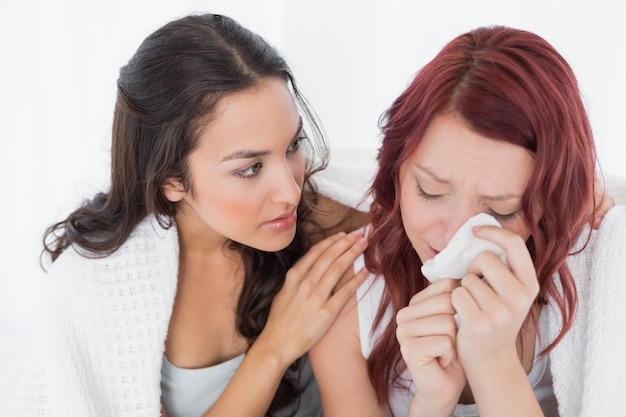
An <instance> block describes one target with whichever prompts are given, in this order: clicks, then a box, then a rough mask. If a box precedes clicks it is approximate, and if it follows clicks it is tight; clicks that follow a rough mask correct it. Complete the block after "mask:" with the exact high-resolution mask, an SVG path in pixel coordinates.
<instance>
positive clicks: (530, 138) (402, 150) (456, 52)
mask: <svg viewBox="0 0 626 417" xmlns="http://www.w3.org/2000/svg"><path fill="white" fill-rule="evenodd" d="M446 112H451V113H454V114H455V115H457V116H458V117H459V118H461V119H462V120H464V121H465V123H467V125H468V127H469V128H470V129H472V130H474V131H476V132H477V133H479V134H481V135H483V136H486V137H489V138H492V139H496V140H502V141H506V142H509V143H512V144H515V145H518V146H522V147H524V148H526V149H528V150H529V151H531V152H532V153H533V154H534V156H535V158H536V166H535V169H534V171H533V173H532V177H531V178H530V180H529V183H528V186H527V188H526V190H525V193H524V195H523V198H522V209H523V212H524V217H525V219H526V222H527V225H528V227H529V228H530V230H531V237H530V238H529V239H528V241H527V247H528V249H529V251H530V254H531V256H532V259H533V262H534V266H535V269H536V272H537V279H538V281H539V286H540V292H539V296H538V301H539V302H542V301H544V300H548V301H551V302H554V304H555V305H556V306H557V308H558V309H559V311H560V312H561V316H562V319H563V328H562V329H561V331H560V333H559V335H558V336H557V337H556V339H555V340H554V341H552V342H551V344H550V345H549V346H548V348H547V350H546V352H547V351H549V350H551V349H552V348H553V347H554V346H555V345H556V344H557V343H558V342H559V341H560V340H561V339H562V338H563V336H564V334H565V333H566V332H567V330H568V329H569V328H570V326H571V324H572V321H573V317H574V313H575V310H576V302H577V298H576V287H575V284H574V280H573V277H572V274H571V272H570V270H569V268H568V267H567V265H566V263H565V261H566V258H567V256H568V255H569V254H570V251H572V250H573V248H574V247H575V245H576V242H577V240H578V238H579V237H580V236H581V234H582V233H583V232H584V230H585V227H587V226H588V225H590V224H591V223H592V221H593V218H594V207H595V204H594V181H595V166H596V153H595V148H594V143H593V135H592V133H591V128H590V124H589V121H588V118H587V115H586V111H585V107H584V104H583V102H582V99H581V96H580V92H579V89H578V84H577V81H576V78H575V76H574V74H573V72H572V70H571V68H570V67H569V65H568V64H567V62H566V61H565V59H564V58H563V57H562V56H561V55H560V54H559V53H558V52H557V51H556V50H555V49H554V48H553V47H552V46H551V45H550V44H549V43H548V42H547V41H545V40H544V39H543V38H541V37H539V36H537V35H535V34H533V33H530V32H527V31H523V30H517V29H512V28H507V27H500V26H495V27H483V28H478V29H476V30H473V31H471V32H468V33H466V34H463V35H461V36H459V37H457V38H455V39H454V40H452V41H451V42H450V43H448V44H447V45H446V46H445V47H444V48H443V49H442V50H441V51H440V52H439V53H438V54H437V56H436V57H435V58H434V59H433V60H432V61H430V62H429V63H427V64H426V65H425V66H424V67H423V68H422V69H421V70H420V71H419V72H418V73H417V74H416V76H415V78H414V79H413V81H412V82H411V84H410V85H409V86H408V87H407V89H406V90H405V91H404V92H403V93H402V94H401V95H400V96H399V97H398V98H397V99H396V100H395V101H394V103H393V104H392V106H391V107H390V108H389V109H388V110H387V111H386V112H385V113H384V115H383V116H382V117H381V120H380V125H381V130H382V133H383V135H384V138H383V143H382V146H381V148H380V149H379V153H378V165H379V170H378V172H377V174H376V176H375V178H374V180H373V183H372V186H371V189H370V192H371V194H372V197H373V203H372V206H371V211H370V213H371V221H372V232H371V234H370V235H369V242H370V243H369V247H368V249H367V251H366V254H365V259H366V265H367V267H368V269H369V270H370V271H373V272H375V273H377V274H379V275H382V276H384V279H385V284H386V289H385V293H384V294H383V300H382V303H381V305H380V308H379V310H378V313H377V318H376V321H375V326H377V325H379V324H380V323H381V320H382V317H383V313H384V311H385V310H386V309H387V308H388V307H391V308H392V310H393V312H394V313H397V312H398V311H399V310H400V309H401V308H403V307H404V306H406V305H407V304H408V302H409V299H410V297H411V296H412V295H414V294H415V293H417V292H419V291H421V290H422V289H424V288H425V287H426V286H427V285H428V281H427V280H426V279H425V278H424V276H423V275H422V273H421V265H422V263H421V261H420V259H419V257H418V256H417V253H416V252H415V251H414V250H413V249H412V247H411V244H410V241H409V239H408V237H407V236H406V233H405V231H404V227H403V224H402V219H401V216H400V210H399V200H400V199H399V197H400V196H399V192H400V187H399V169H400V166H401V165H402V164H403V163H404V162H405V161H406V159H407V158H408V157H409V156H410V155H411V154H412V153H413V152H414V151H415V149H416V148H417V146H418V145H419V143H420V140H421V138H422V136H423V135H424V132H425V131H426V129H427V127H428V125H429V123H430V122H431V120H433V118H434V117H435V116H436V115H439V114H442V113H446ZM538 207H539V208H540V209H541V210H540V211H539V212H538V210H537V208H538ZM581 249H582V248H578V250H581ZM554 276H556V277H557V282H555V281H554V280H553V277H554ZM407 277H412V278H411V279H407ZM414 277H416V278H414ZM544 353H545V352H544ZM405 368H406V364H405V363H404V362H403V361H402V357H401V354H400V347H399V344H398V342H397V340H396V338H395V326H393V325H390V326H388V327H387V328H386V329H385V331H384V334H383V336H382V338H381V339H380V342H379V343H378V344H377V345H376V346H375V348H374V350H373V352H372V354H371V355H370V357H369V359H368V373H369V375H370V379H371V381H372V383H373V386H374V389H375V391H376V395H377V398H378V400H379V401H380V402H381V403H382V402H384V401H385V400H386V398H387V395H388V390H389V384H390V383H392V384H393V385H396V386H398V385H403V384H404V383H405V381H401V380H400V374H401V372H402V371H403V370H404V369H405Z"/></svg>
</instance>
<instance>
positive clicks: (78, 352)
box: [10, 219, 178, 417]
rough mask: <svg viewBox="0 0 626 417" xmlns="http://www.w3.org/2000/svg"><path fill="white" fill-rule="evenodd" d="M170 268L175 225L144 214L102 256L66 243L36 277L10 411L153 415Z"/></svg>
mask: <svg viewBox="0 0 626 417" xmlns="http://www.w3.org/2000/svg"><path fill="white" fill-rule="evenodd" d="M177 272H178V237H177V233H176V230H175V229H174V228H172V229H170V230H167V231H165V230H163V229H161V228H160V227H159V226H158V224H156V222H151V221H149V220H148V219H146V220H145V221H144V222H142V223H141V224H140V225H139V226H138V227H137V228H136V229H135V231H134V232H133V233H132V235H131V236H130V237H129V239H128V240H127V241H126V242H125V243H124V245H123V246H122V247H121V248H120V249H119V250H118V251H116V252H115V253H113V254H112V255H110V256H108V257H105V258H99V259H88V258H85V257H83V256H81V255H80V254H79V253H78V252H77V251H75V250H74V249H73V248H68V249H67V250H66V251H65V252H64V253H63V255H61V256H60V257H59V258H58V259H57V261H56V262H55V263H54V266H53V267H52V268H51V270H50V272H49V274H48V276H47V277H46V281H45V287H46V288H45V291H44V300H45V301H44V302H45V303H46V304H45V305H44V306H43V307H42V309H43V316H42V322H41V326H40V329H39V331H38V332H37V335H38V337H39V338H40V339H39V340H38V343H36V345H35V350H34V352H33V353H32V354H31V355H30V356H29V360H28V362H27V363H26V364H25V367H24V371H23V374H22V379H21V381H20V383H19V384H18V387H17V397H16V403H15V410H14V411H13V414H10V415H14V416H19V417H23V416H40V415H45V416H54V417H57V416H68V417H69V416H71V417H75V416H128V417H130V416H133V417H143V416H145V417H148V416H150V417H154V416H158V415H159V412H160V395H161V390H160V386H159V381H160V376H161V373H160V372H161V361H162V357H163V351H164V349H165V338H166V334H167V328H168V323H169V318H170V315H171V311H172V306H173V302H174V295H175V292H176V279H177Z"/></svg>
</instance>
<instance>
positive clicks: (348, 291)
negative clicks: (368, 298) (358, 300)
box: [326, 267, 369, 314]
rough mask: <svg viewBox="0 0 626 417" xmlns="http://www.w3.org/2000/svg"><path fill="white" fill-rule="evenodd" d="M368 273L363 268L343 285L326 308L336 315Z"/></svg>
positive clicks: (332, 296)
mask: <svg viewBox="0 0 626 417" xmlns="http://www.w3.org/2000/svg"><path fill="white" fill-rule="evenodd" d="M368 275H369V271H368V270H367V269H366V268H365V267H363V268H361V269H360V270H359V272H357V273H356V274H355V275H354V276H353V277H352V278H351V279H350V280H349V281H348V282H346V283H345V284H343V285H342V286H341V288H339V290H337V291H336V292H335V293H334V294H333V295H331V297H330V299H329V300H328V302H327V303H326V307H327V308H328V309H329V310H330V311H331V312H332V313H333V314H338V313H339V311H341V309H342V308H343V306H344V305H345V304H346V303H347V302H348V300H349V299H350V297H352V296H354V293H355V292H356V290H357V288H358V287H359V286H360V285H361V284H362V283H363V281H365V279H366V278H367V277H368Z"/></svg>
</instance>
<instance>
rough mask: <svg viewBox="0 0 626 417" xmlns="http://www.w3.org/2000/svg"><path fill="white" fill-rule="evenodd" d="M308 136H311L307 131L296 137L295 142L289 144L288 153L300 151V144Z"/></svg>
mask: <svg viewBox="0 0 626 417" xmlns="http://www.w3.org/2000/svg"><path fill="white" fill-rule="evenodd" d="M308 138H309V137H308V136H307V135H306V133H304V132H302V133H301V135H300V136H299V137H297V138H295V139H294V140H293V142H291V143H290V144H289V147H287V153H295V152H298V151H299V150H300V144H301V143H302V142H303V141H305V140H307V139H308Z"/></svg>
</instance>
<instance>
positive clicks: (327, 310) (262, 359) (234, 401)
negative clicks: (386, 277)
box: [204, 233, 367, 417]
mask: <svg viewBox="0 0 626 417" xmlns="http://www.w3.org/2000/svg"><path fill="white" fill-rule="evenodd" d="M365 247H366V242H365V240H364V239H363V237H362V234H361V233H354V234H350V235H347V236H345V235H335V236H332V237H331V238H329V239H325V240H324V241H322V242H320V243H319V244H317V245H315V246H314V247H313V248H311V250H310V251H309V252H308V253H307V254H306V255H305V256H304V257H303V258H302V259H301V260H300V261H298V263H297V264H296V265H294V267H293V268H291V269H290V270H289V272H288V273H287V277H286V279H285V284H284V285H283V288H282V289H281V291H280V292H279V293H278V294H277V296H276V297H275V298H274V301H273V303H272V308H271V311H270V315H269V318H268V321H267V324H266V326H265V328H264V330H263V332H262V333H261V335H260V336H259V338H258V339H257V340H256V342H255V343H254V344H253V345H252V347H251V348H250V349H249V350H248V352H247V354H246V356H245V358H244V360H243V361H242V363H241V365H240V366H239V368H238V370H237V371H236V372H235V374H234V376H233V378H232V379H231V381H230V383H229V384H228V385H227V387H226V389H225V390H224V392H223V393H222V395H221V396H220V397H219V399H218V400H217V401H216V402H215V404H214V405H213V406H212V407H211V409H209V410H208V411H207V412H206V413H205V414H204V416H205V417H211V416H235V415H236V416H242V417H243V416H264V415H265V414H266V412H267V409H268V408H269V406H270V404H271V401H272V399H273V398H274V395H275V393H276V389H277V388H278V385H279V383H280V380H281V379H282V377H283V374H284V373H285V371H286V370H287V367H288V366H289V365H290V364H291V363H292V362H293V361H294V360H296V359H297V358H298V357H300V356H302V355H303V354H304V353H306V352H307V351H308V350H309V349H310V348H311V346H313V345H314V344H315V343H317V341H318V340H319V339H320V338H321V337H322V336H323V335H324V333H325V332H326V331H327V329H328V328H329V327H330V325H331V324H332V322H333V321H334V320H335V318H336V317H337V315H338V314H339V312H340V311H341V309H342V307H343V306H344V304H345V303H346V302H347V301H348V300H349V299H351V298H353V297H354V292H355V291H356V288H357V287H358V285H359V284H360V283H361V282H362V281H363V280H364V278H365V276H366V275H367V274H366V271H360V272H358V273H357V274H356V275H354V274H351V276H352V278H351V279H350V280H348V281H347V282H346V283H344V284H343V285H342V286H341V287H340V288H339V289H337V290H336V291H335V289H336V286H337V283H338V282H339V280H340V279H341V277H342V276H343V275H344V273H345V271H346V270H348V269H349V268H351V265H352V264H353V262H354V260H355V259H356V257H358V256H359V255H360V254H361V253H362V252H363V250H364V249H365ZM243 398H245V401H242V399H243Z"/></svg>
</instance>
